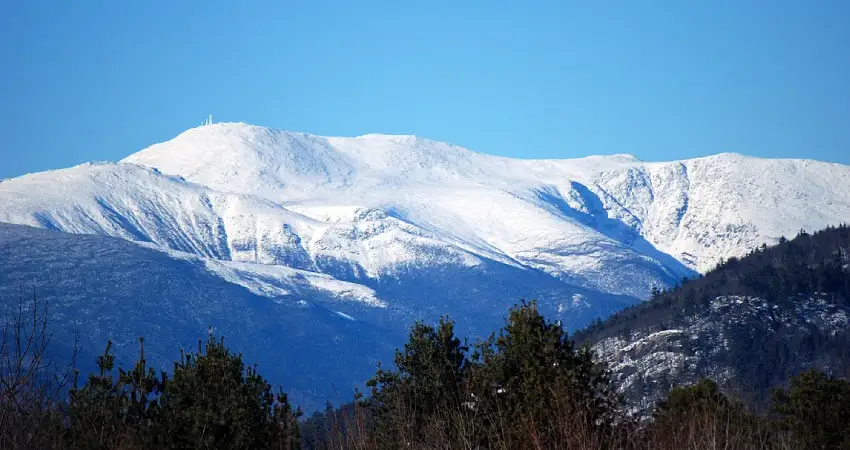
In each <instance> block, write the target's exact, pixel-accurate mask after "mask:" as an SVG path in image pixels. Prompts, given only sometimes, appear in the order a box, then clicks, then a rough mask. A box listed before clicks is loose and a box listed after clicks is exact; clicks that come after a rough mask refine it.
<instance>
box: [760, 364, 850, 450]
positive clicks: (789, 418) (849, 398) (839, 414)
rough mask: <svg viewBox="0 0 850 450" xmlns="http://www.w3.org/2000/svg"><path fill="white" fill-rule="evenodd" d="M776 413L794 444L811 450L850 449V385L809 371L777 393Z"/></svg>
mask: <svg viewBox="0 0 850 450" xmlns="http://www.w3.org/2000/svg"><path fill="white" fill-rule="evenodd" d="M773 400H774V406H773V410H774V412H775V413H776V414H777V415H778V416H779V419H780V425H781V427H782V428H783V429H784V430H787V431H789V432H790V433H791V434H792V436H793V439H794V441H795V443H796V444H797V445H800V446H801V447H802V448H808V449H850V382H847V381H846V380H840V379H836V378H832V377H827V376H826V375H824V374H823V373H821V372H818V371H815V370H810V371H807V372H804V373H802V374H800V375H798V376H796V377H794V378H792V379H791V382H790V383H789V386H788V390H787V391H784V390H778V391H776V392H775V393H774V399H773Z"/></svg>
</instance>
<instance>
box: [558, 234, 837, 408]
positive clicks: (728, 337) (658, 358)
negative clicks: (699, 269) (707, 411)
mask: <svg viewBox="0 0 850 450" xmlns="http://www.w3.org/2000/svg"><path fill="white" fill-rule="evenodd" d="M848 263H850V228H848V227H847V226H846V225H842V226H838V227H830V228H827V229H824V230H822V231H818V232H815V233H813V234H808V233H805V232H800V233H799V235H798V236H796V237H795V238H794V239H791V240H786V239H781V240H780V244H778V245H776V246H773V247H767V246H761V247H759V248H757V249H754V250H753V251H751V252H750V253H749V254H748V255H746V256H745V257H743V258H730V259H729V260H727V261H724V262H723V263H721V264H720V265H719V266H718V267H717V268H716V269H714V270H712V271H710V272H709V273H707V274H706V275H705V276H703V277H700V278H697V279H693V280H683V282H682V283H681V285H680V286H677V287H676V288H675V289H672V290H668V291H661V292H655V294H654V296H653V298H652V299H651V300H649V301H647V302H645V303H642V304H640V305H636V306H634V307H631V308H628V309H626V310H624V311H621V312H619V313H617V314H614V315H613V316H612V317H610V318H609V319H607V320H605V321H597V322H595V323H594V324H592V325H591V326H589V327H587V328H585V329H584V330H582V331H580V332H578V333H576V334H575V335H574V338H575V339H576V340H577V341H579V342H585V343H588V344H591V345H593V346H594V349H595V350H596V351H597V353H598V355H599V357H600V358H601V359H602V360H603V361H605V362H606V363H608V364H609V365H610V367H611V369H612V371H613V376H614V378H615V380H617V381H618V383H619V384H620V388H621V390H622V391H623V392H624V393H625V394H626V397H627V398H629V399H630V400H632V401H633V402H636V403H640V404H639V405H638V406H637V407H638V408H639V409H646V408H648V407H650V406H651V405H652V403H653V400H657V399H658V398H660V397H661V396H663V395H665V394H666V392H667V391H668V390H669V389H670V387H671V386H675V385H679V384H682V383H688V382H695V381H696V380H699V379H701V378H703V377H711V378H712V379H715V380H716V381H718V382H720V383H721V384H722V385H723V386H724V387H726V388H727V389H730V390H733V391H735V392H737V393H738V395H741V396H745V397H750V398H751V399H752V400H757V399H762V400H763V399H765V398H768V397H769V389H771V388H773V387H776V386H780V385H783V384H784V383H786V382H787V381H788V380H789V379H790V378H791V377H792V376H794V375H797V374H799V373H800V372H802V371H804V370H806V369H809V368H817V369H820V370H823V371H825V372H827V373H830V374H834V375H837V376H846V375H848V374H850V329H848V323H850V321H848V318H850V302H848V299H850V274H848V273H850V272H849V271H848Z"/></svg>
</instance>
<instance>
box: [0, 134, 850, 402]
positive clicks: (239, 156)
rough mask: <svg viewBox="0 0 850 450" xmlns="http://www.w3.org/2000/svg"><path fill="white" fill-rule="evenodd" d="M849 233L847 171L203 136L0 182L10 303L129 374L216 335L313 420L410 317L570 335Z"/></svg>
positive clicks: (788, 163) (396, 340)
mask: <svg viewBox="0 0 850 450" xmlns="http://www.w3.org/2000/svg"><path fill="white" fill-rule="evenodd" d="M848 217H850V167H848V166H843V165H839V164H829V163H822V162H817V161H810V160H773V159H760V158H752V157H747V156H742V155H737V154H720V155H716V156H711V157H706V158H698V159H692V160H686V161H675V162H664V163H647V162H642V161H639V160H637V159H636V158H634V157H633V156H630V155H614V156H595V157H588V158H581V159H571V160H519V159H510V158H501V157H495V156H489V155H485V154H480V153H475V152H472V151H469V150H466V149H463V148H460V147H457V146H453V145H449V144H444V143H439V142H434V141H430V140H427V139H422V138H417V137H414V136H385V135H366V136H361V137H356V138H327V137H320V136H312V135H307V134H303V133H291V132H285V131H280V130H273V129H268V128H262V127H255V126H250V125H245V124H231V123H228V124H211V125H205V126H202V127H198V128H194V129H191V130H188V131H186V132H184V133H182V134H180V135H179V136H177V137H176V138H174V139H172V140H171V141H168V142H165V143H162V144H157V145H154V146H152V147H149V148H147V149H145V150H142V151H140V152H138V153H135V154H133V155H130V156H129V157H127V158H125V159H124V160H122V161H120V162H117V163H89V164H84V165H81V166H76V167H72V168H68V169H61V170H54V171H48V172H42V173H36V174H30V175H25V176H22V177H18V178H14V179H10V180H4V181H2V182H0V222H6V223H8V224H17V225H28V226H29V227H20V226H13V225H6V226H3V227H0V245H2V248H3V252H2V253H0V267H2V268H3V271H2V275H0V291H2V292H3V295H4V296H7V297H8V296H10V295H11V296H14V295H17V294H15V292H19V291H20V289H21V285H22V284H26V283H30V284H35V288H36V291H37V292H42V293H43V294H44V295H45V296H46V297H48V299H50V298H51V297H53V298H55V299H56V300H55V301H56V302H57V303H60V304H61V305H64V306H61V307H60V308H59V309H58V310H55V311H57V316H56V319H57V320H58V321H60V323H63V324H77V325H79V326H80V328H83V329H84V331H85V333H86V334H87V335H88V336H87V338H88V339H89V342H88V344H87V345H88V346H89V347H90V348H89V349H88V350H89V351H92V352H94V351H100V348H101V347H102V346H103V345H105V340H106V339H107V338H111V339H113V340H114V341H115V342H116V344H118V346H119V356H121V355H120V351H121V350H122V347H121V346H122V345H123V346H124V349H125V350H126V352H129V353H125V354H124V356H125V357H128V356H132V351H133V349H134V348H135V347H134V342H135V339H136V337H137V336H138V335H141V334H144V335H146V336H148V335H154V336H161V339H160V341H159V342H161V346H157V344H156V342H157V338H156V337H153V338H152V339H151V338H149V341H148V342H151V344H150V346H149V348H150V351H151V352H152V354H155V355H160V356H161V357H162V358H164V359H162V361H165V362H164V364H167V361H166V360H167V359H168V358H170V357H172V356H169V355H173V354H174V353H173V351H172V350H173V349H171V348H170V347H169V346H170V345H174V344H173V343H174V342H185V343H186V345H192V342H194V340H195V339H197V338H199V337H203V336H204V335H205V334H206V333H207V329H208V327H209V326H213V327H214V328H215V329H217V330H219V331H222V332H226V335H227V336H228V337H229V338H231V337H232V340H231V342H235V341H237V340H238V341H240V342H241V343H244V344H245V346H244V348H245V349H246V356H247V357H248V358H249V360H250V358H251V357H252V356H255V357H256V358H257V359H258V360H260V361H258V362H260V363H261V365H263V366H265V367H267V368H268V369H267V370H269V371H270V372H273V373H274V374H276V375H280V376H281V380H282V381H285V382H286V383H287V387H291V388H292V389H293V390H295V391H298V392H300V393H301V396H302V398H303V402H306V403H311V402H313V403H318V402H323V401H324V400H325V399H327V398H331V399H332V400H334V401H336V400H337V398H334V396H339V397H342V398H338V399H339V400H347V397H348V393H349V392H350V390H351V387H352V386H353V385H354V384H355V383H356V382H360V381H362V380H364V379H366V377H367V376H368V374H369V372H370V371H371V370H372V369H373V368H374V364H375V362H376V361H378V360H383V361H389V359H390V349H391V348H392V347H393V346H395V345H399V344H400V343H401V339H402V337H403V336H404V332H405V330H406V328H407V327H408V326H409V325H410V324H411V323H412V321H413V320H415V319H425V320H429V321H430V320H434V319H435V318H436V317H437V316H438V315H440V314H449V315H450V316H452V317H453V318H454V319H456V320H457V321H458V325H459V327H460V330H459V332H460V333H462V334H466V335H471V336H475V335H481V334H486V333H489V332H490V331H492V330H494V329H496V328H497V327H498V326H499V325H501V320H502V317H503V315H504V314H505V312H506V311H507V308H508V306H509V305H510V304H512V303H514V302H516V301H517V300H519V299H520V298H523V297H524V298H536V299H538V300H539V301H540V304H541V307H542V308H543V309H544V313H545V314H546V315H547V316H549V317H553V318H558V319H559V320H562V321H563V322H564V323H565V324H566V325H567V326H568V327H570V328H571V329H576V328H578V327H581V326H583V325H585V324H587V323H589V322H590V321H591V320H593V319H594V318H596V317H600V316H602V317H604V316H607V315H609V314H611V313H613V312H615V311H618V310H620V309H622V308H624V307H627V306H630V305H633V304H635V303H637V302H640V301H641V300H643V299H645V298H647V297H648V295H649V293H650V292H651V290H652V289H653V287H656V288H658V287H669V286H672V285H673V284H674V283H676V282H677V281H679V280H681V279H682V278H683V277H693V276H695V275H697V274H698V273H704V272H706V271H707V270H708V269H710V268H712V267H714V266H715V265H716V264H718V263H719V262H721V261H722V260H724V259H726V258H729V257H732V256H741V255H744V254H745V253H747V252H748V251H750V250H751V249H753V248H755V247H757V246H759V245H761V244H762V243H775V242H777V240H778V239H779V238H780V236H782V235H786V236H790V235H794V234H796V233H797V232H798V231H799V230H800V229H806V230H814V229H820V228H823V227H825V226H827V225H830V224H836V223H838V222H841V221H842V220H846V218H848ZM30 227H35V228H42V229H46V230H50V231H52V232H47V231H44V230H38V229H34V228H30ZM114 238H121V239H114ZM107 280H111V281H107ZM118 291H120V292H118ZM155 305H156V307H155ZM158 307H161V308H163V312H162V313H159V312H157V311H158V310H157V308H158ZM60 312H61V313H60ZM174 317H177V318H178V319H175V318H174ZM172 320H178V321H179V322H178V323H179V326H178V325H175V326H174V327H172V326H171V325H169V324H170V323H171V321H172ZM314 343H315V345H316V346H317V347H316V349H310V348H309V347H310V346H311V345H313V344H314ZM318 349H322V350H318ZM269 352H272V353H274V354H277V355H280V358H279V359H275V358H272V357H270V356H262V355H268V354H269ZM293 358H300V359H299V360H298V363H294V362H293V361H294V360H293ZM303 365H318V366H321V367H324V369H323V370H324V372H323V373H327V374H329V375H328V378H327V380H316V379H314V378H313V376H312V375H310V376H308V375H307V374H306V373H304V374H300V372H299V370H301V368H303V367H304V366H303ZM310 373H311V374H315V373H316V370H311V371H310ZM334 390H336V391H337V393H334ZM294 397H295V400H296V401H299V399H298V395H295V396H294Z"/></svg>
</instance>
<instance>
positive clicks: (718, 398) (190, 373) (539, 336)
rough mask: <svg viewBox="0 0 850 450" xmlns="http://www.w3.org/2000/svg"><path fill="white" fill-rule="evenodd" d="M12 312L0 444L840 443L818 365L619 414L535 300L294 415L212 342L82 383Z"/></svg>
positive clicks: (0, 398) (842, 423)
mask: <svg viewBox="0 0 850 450" xmlns="http://www.w3.org/2000/svg"><path fill="white" fill-rule="evenodd" d="M34 305H35V306H37V305H38V303H37V302H34ZM20 311H21V313H20V314H19V315H18V316H17V317H16V318H15V320H14V321H12V323H11V324H7V326H6V327H5V329H4V330H5V331H4V334H3V344H2V352H1V353H0V354H2V377H0V380H1V381H0V448H3V449H142V448H144V449H230V448H232V449H265V448H269V449H298V448H304V449H315V450H319V449H326V450H331V449H333V450H337V449H339V450H342V449H398V448H413V449H437V448H439V449H624V450H625V449H635V450H637V449H682V448H691V449H709V448H728V449H754V448H759V449H826V448H850V383H848V382H846V381H843V380H838V379H834V378H830V377H827V376H825V375H823V374H821V373H818V372H806V373H803V374H801V375H800V376H798V377H796V378H794V379H793V380H792V382H791V383H790V385H789V386H788V388H787V389H786V390H782V391H776V393H775V395H774V398H773V408H772V410H771V412H770V414H767V415H757V414H753V413H751V412H750V411H749V410H748V408H747V407H746V406H745V405H744V404H742V403H740V402H736V401H734V400H733V399H730V398H727V397H726V396H725V395H723V394H722V393H721V392H720V391H719V390H718V388H717V386H716V385H714V384H713V383H712V382H710V381H704V382H701V383H699V384H697V385H695V386H690V387H681V388H677V389H674V390H673V391H672V392H671V393H670V395H669V396H668V398H667V399H666V400H665V401H663V402H661V403H660V404H659V405H658V407H657V408H656V410H655V412H654V414H653V417H652V418H651V420H644V421H641V420H638V419H637V418H634V417H631V416H630V414H629V412H628V410H627V409H626V405H624V404H623V403H622V402H621V400H620V399H619V398H618V396H617V394H616V392H615V389H614V387H613V385H612V384H611V383H610V380H609V377H608V375H607V372H606V370H605V368H604V367H601V366H599V365H598V364H597V363H596V362H595V361H594V358H593V354H592V353H591V352H590V351H589V350H588V348H586V347H578V346H576V344H575V343H574V341H572V340H571V339H569V337H568V336H567V335H566V333H565V331H564V330H563V328H562V327H561V326H560V325H559V324H557V323H552V322H550V321H547V320H546V319H545V318H544V317H543V316H541V314H540V313H539V312H538V310H537V308H536V304H535V303H534V302H531V303H525V302H523V303H522V304H519V305H517V306H515V307H514V308H512V309H511V310H510V312H509V315H508V317H507V318H506V322H505V326H504V328H502V329H501V330H499V331H498V332H497V333H494V334H493V335H491V336H490V337H489V338H488V339H486V340H484V341H480V342H476V343H472V344H469V343H468V342H466V341H463V340H461V339H460V338H459V337H457V336H456V335H455V334H454V325H453V323H452V322H451V321H450V320H448V319H447V318H444V319H443V320H441V321H440V322H439V324H437V325H436V326H429V325H426V324H422V323H417V324H415V325H414V326H413V327H412V328H411V331H410V337H409V341H408V342H407V344H406V345H405V346H404V348H402V349H399V350H398V351H397V352H396V355H395V358H394V366H393V367H392V368H378V370H377V372H376V374H375V376H374V378H372V379H371V380H370V381H369V382H368V383H367V384H368V386H369V389H370V392H368V394H369V395H361V394H357V395H356V396H355V401H354V402H353V403H351V404H349V405H346V406H344V407H342V408H340V409H334V408H333V407H329V408H328V409H327V410H326V411H325V412H324V413H315V414H313V416H311V417H310V418H308V419H307V420H305V421H302V422H300V423H299V421H298V417H299V416H300V414H301V413H300V411H299V410H297V409H293V408H292V407H291V405H290V404H289V402H288V399H287V397H286V395H285V394H283V393H282V392H280V391H278V392H274V391H273V390H272V388H271V386H270V385H269V383H268V382H267V381H266V380H264V379H263V377H262V376H261V375H260V374H259V373H258V371H257V368H256V367H251V366H246V365H245V364H244V362H243V361H242V357H241V355H239V354H235V353H232V352H231V351H230V350H228V349H227V347H226V346H225V344H224V340H223V339H217V338H215V337H213V336H210V337H209V339H208V341H207V342H206V344H205V345H201V343H200V342H199V347H198V350H197V352H193V353H184V352H181V354H180V358H179V360H178V361H176V362H175V364H174V367H173V369H172V370H171V372H170V374H166V373H163V372H160V373H157V372H156V371H154V370H153V369H152V368H150V367H147V366H146V364H145V356H144V341H143V340H141V339H140V342H139V358H138V360H137V361H136V363H135V364H134V365H133V367H132V368H129V369H123V368H118V369H117V370H116V368H115V367H114V359H113V357H112V355H111V353H110V346H109V345H108V346H107V348H106V351H105V352H104V354H103V355H102V356H101V357H99V358H98V360H97V365H98V368H99V370H98V371H97V372H96V373H93V374H90V375H89V376H88V377H87V378H86V379H85V380H80V379H79V375H78V374H75V373H73V372H69V371H67V370H64V366H61V365H56V364H55V363H54V362H53V361H52V360H50V359H48V357H47V351H46V350H47V348H48V347H47V344H48V341H49V338H50V333H49V331H48V330H49V328H48V326H47V314H46V311H43V310H42V311H41V312H39V311H38V309H37V308H36V307H33V308H32V311H29V310H26V312H25V309H24V308H21V309H20ZM63 388H67V389H63Z"/></svg>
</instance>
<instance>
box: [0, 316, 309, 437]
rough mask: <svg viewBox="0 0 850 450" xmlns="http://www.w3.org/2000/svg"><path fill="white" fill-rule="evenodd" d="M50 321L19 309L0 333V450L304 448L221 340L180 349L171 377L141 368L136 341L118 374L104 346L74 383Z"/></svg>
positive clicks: (283, 402)
mask: <svg viewBox="0 0 850 450" xmlns="http://www.w3.org/2000/svg"><path fill="white" fill-rule="evenodd" d="M48 317H49V315H48V312H47V309H46V307H45V305H44V304H43V303H41V302H39V301H38V300H37V299H33V300H32V302H31V303H29V304H25V302H23V301H21V302H20V304H19V308H18V313H17V315H16V316H15V317H13V318H11V320H9V321H7V322H6V323H5V324H4V325H3V335H2V342H0V449H44V450H47V449H104V450H106V449H231V448H232V449H298V448H301V446H300V442H299V440H298V436H299V423H298V420H297V418H298V417H299V415H300V411H298V410H295V409H293V408H292V407H291V406H290V404H289V401H288V399H287V396H286V394H284V393H283V392H281V391H279V390H278V391H277V392H275V391H273V390H272V387H271V385H270V384H269V383H268V382H267V381H266V380H265V379H263V377H262V376H261V375H260V374H259V373H258V371H257V368H256V367H251V366H246V365H245V363H244V362H243V361H242V356H241V355H240V354H234V353H233V352H231V351H230V350H228V348H227V347H226V346H225V345H224V339H216V338H215V337H213V336H212V335H211V336H210V337H209V340H208V341H207V342H206V344H205V345H202V342H201V341H199V342H198V349H197V352H194V353H193V352H189V353H186V352H183V351H182V350H181V352H180V357H179V359H178V360H177V361H175V363H174V366H173V367H172V369H171V371H170V374H166V373H165V372H157V371H155V370H154V369H153V368H151V367H148V366H147V365H146V361H145V351H144V339H141V338H140V339H139V358H138V360H137V361H136V363H135V364H134V365H133V367H130V368H116V367H115V359H114V356H113V355H112V353H111V346H112V343H111V342H110V343H108V344H107V346H106V350H105V352H104V353H103V355H102V356H100V357H98V358H97V367H98V371H97V372H96V373H92V374H90V375H89V376H88V377H87V378H86V379H82V380H81V379H80V375H79V372H78V371H76V370H74V369H73V365H74V362H75V359H76V358H75V356H72V357H71V361H70V364H60V363H59V362H58V361H56V360H55V359H53V358H51V357H50V353H49V347H50V345H49V344H50V340H51V338H52V337H53V335H54V334H53V331H52V329H51V328H50V326H49V324H48ZM74 348H77V346H76V345H74ZM75 354H76V353H75ZM116 369H117V370H116Z"/></svg>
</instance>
